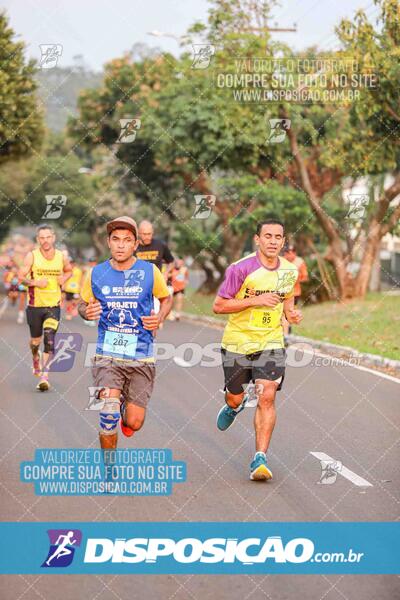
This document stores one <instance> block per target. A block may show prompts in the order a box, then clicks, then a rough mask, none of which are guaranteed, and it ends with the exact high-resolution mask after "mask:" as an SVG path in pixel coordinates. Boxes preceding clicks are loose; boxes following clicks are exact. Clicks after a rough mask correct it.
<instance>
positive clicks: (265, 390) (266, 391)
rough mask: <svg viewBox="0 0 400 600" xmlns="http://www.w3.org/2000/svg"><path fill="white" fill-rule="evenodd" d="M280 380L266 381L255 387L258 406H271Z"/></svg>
mask: <svg viewBox="0 0 400 600" xmlns="http://www.w3.org/2000/svg"><path fill="white" fill-rule="evenodd" d="M281 379H282V378H280V379H278V380H277V381H266V382H263V383H262V384H258V385H257V396H258V405H259V406H266V407H267V406H271V405H272V404H273V403H274V400H275V394H276V391H277V388H278V386H279V383H280V382H281Z"/></svg>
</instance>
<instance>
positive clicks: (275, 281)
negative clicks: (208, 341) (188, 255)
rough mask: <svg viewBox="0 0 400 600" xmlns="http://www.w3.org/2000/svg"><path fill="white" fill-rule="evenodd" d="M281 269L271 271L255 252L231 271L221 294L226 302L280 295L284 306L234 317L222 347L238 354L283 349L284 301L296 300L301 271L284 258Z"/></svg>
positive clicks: (239, 313) (279, 263)
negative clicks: (271, 293) (265, 294)
mask: <svg viewBox="0 0 400 600" xmlns="http://www.w3.org/2000/svg"><path fill="white" fill-rule="evenodd" d="M278 261H279V262H278V266H277V268H275V269H268V268H267V267H265V266H264V265H263V264H262V263H261V262H260V259H259V258H258V254H257V253H256V252H255V253H253V254H250V255H249V256H246V257H245V258H241V259H240V260H238V261H236V262H235V263H233V264H232V265H230V266H229V267H228V269H227V270H226V274H225V279H224V281H223V283H222V285H221V287H220V289H219V291H218V296H221V297H222V298H229V299H233V298H238V299H243V298H249V297H251V296H258V295H259V294H262V293H264V292H276V293H278V294H279V295H280V297H281V299H282V302H280V303H279V304H278V305H277V306H276V307H275V308H269V307H267V306H257V307H254V308H253V307H250V308H246V309H245V310H242V311H240V312H237V313H231V314H230V315H229V318H228V323H227V325H226V327H225V331H224V335H223V338H222V347H223V348H225V349H226V350H229V351H230V352H236V353H238V354H252V353H253V352H261V351H262V350H271V349H274V348H283V347H284V339H283V329H282V323H281V320H282V312H283V300H284V299H287V298H291V297H292V296H293V289H294V285H295V283H296V279H297V267H296V266H295V265H294V264H293V263H291V262H289V261H288V260H286V259H285V258H282V257H281V256H280V257H279V258H278Z"/></svg>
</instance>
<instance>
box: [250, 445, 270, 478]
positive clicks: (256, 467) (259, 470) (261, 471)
mask: <svg viewBox="0 0 400 600" xmlns="http://www.w3.org/2000/svg"><path fill="white" fill-rule="evenodd" d="M250 479H251V480H252V481H267V480H268V479H272V472H271V471H270V470H269V468H268V467H267V458H266V456H265V454H264V452H256V454H255V456H254V460H253V462H252V463H251V465H250Z"/></svg>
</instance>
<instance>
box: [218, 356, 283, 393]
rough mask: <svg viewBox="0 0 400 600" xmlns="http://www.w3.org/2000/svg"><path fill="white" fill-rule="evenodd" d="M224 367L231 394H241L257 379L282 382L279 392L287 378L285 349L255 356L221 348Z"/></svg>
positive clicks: (226, 383)
mask: <svg viewBox="0 0 400 600" xmlns="http://www.w3.org/2000/svg"><path fill="white" fill-rule="evenodd" d="M221 353H222V366H223V369H224V375H225V389H226V390H228V392H231V394H241V393H242V392H243V391H244V386H245V385H247V384H248V383H250V382H251V381H252V382H255V380H256V379H267V380H268V381H276V380H278V379H280V378H282V379H281V381H280V383H279V386H278V388H277V389H278V390H280V389H282V384H283V380H284V378H285V361H286V351H285V349H284V348H275V349H274V350H264V351H263V352H254V353H253V354H237V353H236V352H230V351H229V350H225V348H221Z"/></svg>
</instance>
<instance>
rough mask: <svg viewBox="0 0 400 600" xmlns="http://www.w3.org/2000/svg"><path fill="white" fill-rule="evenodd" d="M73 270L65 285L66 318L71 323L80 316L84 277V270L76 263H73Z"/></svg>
mask: <svg viewBox="0 0 400 600" xmlns="http://www.w3.org/2000/svg"><path fill="white" fill-rule="evenodd" d="M71 268H72V274H71V277H70V278H69V279H67V281H66V282H65V285H64V292H65V312H66V316H65V318H66V320H67V321H70V320H71V319H72V317H76V315H77V314H78V311H77V306H78V300H79V295H80V291H81V283H82V277H83V271H82V269H80V268H79V267H78V265H77V264H76V263H75V262H74V261H71Z"/></svg>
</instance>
